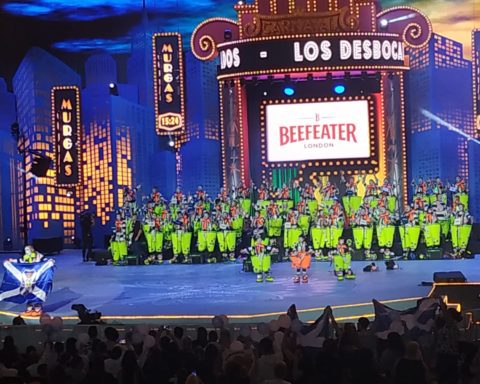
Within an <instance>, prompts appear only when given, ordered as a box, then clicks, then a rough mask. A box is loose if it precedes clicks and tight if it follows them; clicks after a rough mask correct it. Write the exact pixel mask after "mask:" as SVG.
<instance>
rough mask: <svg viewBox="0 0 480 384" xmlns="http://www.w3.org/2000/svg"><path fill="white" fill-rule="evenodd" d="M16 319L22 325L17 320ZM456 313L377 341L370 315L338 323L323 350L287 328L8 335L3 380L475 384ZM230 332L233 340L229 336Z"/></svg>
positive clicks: (470, 347) (478, 354)
mask: <svg viewBox="0 0 480 384" xmlns="http://www.w3.org/2000/svg"><path fill="white" fill-rule="evenodd" d="M16 322H17V323H20V322H21V320H19V319H18V318H17V319H16ZM460 323H461V315H460V314H459V313H458V312H456V311H455V310H453V309H448V310H446V309H444V310H443V311H442V313H441V314H439V315H438V317H437V318H436V322H435V326H434V328H433V329H432V332H430V333H428V334H426V335H423V336H422V337H420V338H417V339H416V340H414V339H413V338H412V334H410V335H409V333H408V332H405V333H404V334H403V335H402V336H401V335H400V334H399V333H395V332H391V333H389V334H388V337H387V339H386V340H381V339H378V338H376V336H375V331H374V330H373V327H372V323H370V322H369V320H368V319H367V318H360V319H358V322H357V324H353V323H346V324H336V323H335V322H333V332H332V334H331V335H330V336H327V337H326V338H325V340H324V341H323V345H318V346H311V345H310V346H305V345H304V343H303V342H302V340H301V336H300V334H299V333H298V332H295V331H294V330H292V328H293V327H292V328H282V327H279V328H278V329H268V328H267V329H266V330H263V331H262V333H261V335H260V334H259V333H258V331H255V332H256V334H257V336H259V335H260V337H254V332H253V331H251V330H250V328H247V327H244V328H242V329H241V331H240V332H239V333H238V331H237V332H234V331H233V330H229V328H228V326H226V327H222V328H216V329H212V330H210V331H208V330H207V329H206V328H203V327H200V328H198V329H197V330H196V334H195V335H194V336H193V337H189V336H187V335H186V331H185V330H184V329H183V328H181V327H175V328H174V329H173V330H170V329H167V328H160V329H151V330H149V329H148V328H145V329H144V333H143V334H140V333H138V332H133V331H132V332H127V333H126V335H125V339H120V335H119V333H118V331H117V330H116V329H115V328H113V327H106V328H104V331H103V334H102V335H99V334H98V329H97V327H96V326H90V327H89V329H88V335H87V334H82V335H79V336H78V339H75V338H69V339H67V340H66V342H64V343H63V342H55V343H53V342H52V343H45V344H44V345H43V346H42V347H38V346H29V347H27V348H26V350H25V351H19V350H18V348H17V347H16V346H15V340H14V339H13V338H12V337H10V336H7V337H5V339H4V342H3V348H2V349H1V350H0V377H1V379H0V383H38V384H66V383H69V384H83V383H85V384H97V383H98V384H163V383H176V384H183V383H186V384H288V383H292V384H310V383H311V384H313V383H338V384H357V383H358V384H376V383H382V384H383V383H385V384H388V383H394V384H427V383H449V384H450V383H452V384H453V383H465V384H474V383H479V382H480V349H479V345H478V344H475V343H473V342H467V341H463V340H462V333H461V330H460V325H459V324H460ZM234 334H238V336H237V337H234V336H233V335H234Z"/></svg>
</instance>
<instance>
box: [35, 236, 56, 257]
mask: <svg viewBox="0 0 480 384" xmlns="http://www.w3.org/2000/svg"><path fill="white" fill-rule="evenodd" d="M32 245H33V248H35V249H36V250H37V251H38V252H40V253H44V254H52V253H60V252H61V251H62V249H63V237H51V238H47V239H33V242H32Z"/></svg>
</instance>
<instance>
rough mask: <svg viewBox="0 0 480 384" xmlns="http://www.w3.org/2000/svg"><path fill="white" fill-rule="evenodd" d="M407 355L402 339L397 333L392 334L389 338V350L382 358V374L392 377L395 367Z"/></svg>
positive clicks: (385, 351)
mask: <svg viewBox="0 0 480 384" xmlns="http://www.w3.org/2000/svg"><path fill="white" fill-rule="evenodd" d="M404 353H405V345H404V344H403V339H402V337H401V336H400V335H399V334H398V333H397V332H391V333H389V334H388V336H387V348H386V349H385V350H384V351H383V353H382V354H381V356H380V362H379V365H380V372H382V373H384V374H385V376H386V377H387V378H390V377H391V375H392V373H393V372H392V371H393V367H395V365H396V364H397V361H398V360H400V359H401V358H402V357H403V355H404Z"/></svg>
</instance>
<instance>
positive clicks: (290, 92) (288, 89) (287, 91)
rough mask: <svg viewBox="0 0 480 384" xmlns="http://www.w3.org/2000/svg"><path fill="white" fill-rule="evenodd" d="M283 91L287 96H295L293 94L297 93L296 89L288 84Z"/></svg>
mask: <svg viewBox="0 0 480 384" xmlns="http://www.w3.org/2000/svg"><path fill="white" fill-rule="evenodd" d="M283 93H284V94H285V95H286V96H293V95H294V94H295V89H293V88H292V87H290V86H288V87H285V88H283Z"/></svg>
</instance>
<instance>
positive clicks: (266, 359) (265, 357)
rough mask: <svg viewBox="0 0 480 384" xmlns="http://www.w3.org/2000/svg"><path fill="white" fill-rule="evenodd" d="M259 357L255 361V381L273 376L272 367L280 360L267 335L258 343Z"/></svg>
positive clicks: (269, 378) (272, 377)
mask: <svg viewBox="0 0 480 384" xmlns="http://www.w3.org/2000/svg"><path fill="white" fill-rule="evenodd" d="M258 353H259V356H260V357H259V359H258V362H257V370H256V374H255V379H256V382H259V383H261V382H263V381H265V380H272V379H274V378H275V375H274V367H275V365H276V364H277V363H280V362H282V358H281V356H280V355H279V354H275V350H274V347H273V341H272V339H270V338H269V337H264V338H263V339H262V340H260V343H259V345H258Z"/></svg>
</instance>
